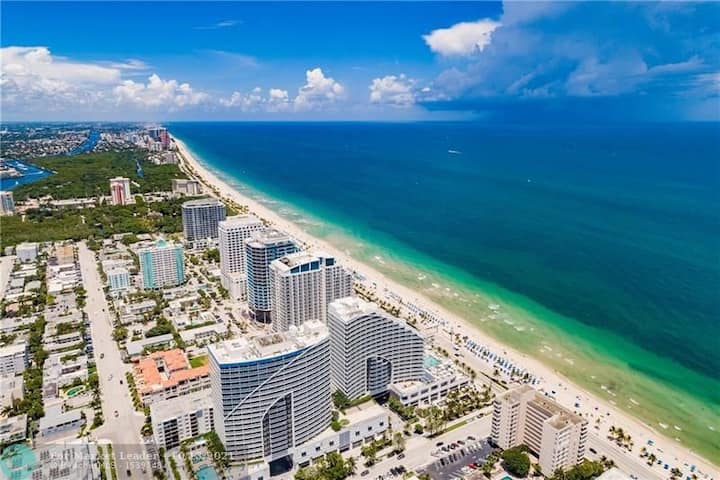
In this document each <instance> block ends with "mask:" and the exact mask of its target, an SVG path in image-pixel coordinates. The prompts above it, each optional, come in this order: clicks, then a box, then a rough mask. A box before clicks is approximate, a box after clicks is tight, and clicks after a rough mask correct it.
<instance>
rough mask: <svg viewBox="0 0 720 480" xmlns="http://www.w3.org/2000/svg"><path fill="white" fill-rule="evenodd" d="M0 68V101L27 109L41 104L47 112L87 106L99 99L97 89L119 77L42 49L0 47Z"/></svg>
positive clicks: (115, 71)
mask: <svg viewBox="0 0 720 480" xmlns="http://www.w3.org/2000/svg"><path fill="white" fill-rule="evenodd" d="M0 65H2V73H1V74H0V87H2V102H3V103H4V104H23V105H24V106H27V107H28V108H33V107H35V106H39V104H40V103H43V102H44V106H45V107H46V108H51V109H56V108H60V107H61V106H62V105H63V104H67V103H74V104H78V105H82V104H87V103H91V102H93V101H96V100H97V99H98V98H101V97H103V94H102V92H100V91H99V90H100V89H102V88H107V86H108V85H111V84H114V83H117V82H119V81H120V78H121V74H120V70H119V69H117V68H112V67H106V66H101V65H96V64H92V63H81V62H72V61H69V60H67V59H65V58H62V57H57V56H53V55H52V53H51V52H50V50H49V49H48V48H47V47H42V46H40V47H17V46H13V47H4V48H0Z"/></svg>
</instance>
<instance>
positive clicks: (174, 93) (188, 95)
mask: <svg viewBox="0 0 720 480" xmlns="http://www.w3.org/2000/svg"><path fill="white" fill-rule="evenodd" d="M113 93H114V94H115V97H116V100H117V103H118V104H132V105H136V106H138V107H141V108H150V109H152V108H168V109H169V110H176V109H178V108H182V107H188V106H193V105H198V104H200V103H202V102H204V101H206V100H207V99H208V96H207V94H205V93H203V92H199V91H196V90H193V88H192V87H191V86H190V84H189V83H179V82H178V81H177V80H163V79H162V78H160V77H159V76H158V75H157V74H152V75H150V77H149V78H148V82H147V83H142V82H135V81H133V80H125V81H123V82H122V83H121V84H120V85H118V86H117V87H115V88H114V89H113Z"/></svg>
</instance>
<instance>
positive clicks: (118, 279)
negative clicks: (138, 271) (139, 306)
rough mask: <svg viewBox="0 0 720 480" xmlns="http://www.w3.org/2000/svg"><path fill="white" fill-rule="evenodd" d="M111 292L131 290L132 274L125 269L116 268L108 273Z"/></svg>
mask: <svg viewBox="0 0 720 480" xmlns="http://www.w3.org/2000/svg"><path fill="white" fill-rule="evenodd" d="M106 276H107V283H108V286H109V287H110V291H112V292H116V291H118V290H127V289H128V288H130V272H129V271H128V269H127V268H125V267H115V268H112V269H109V270H108V271H107V273H106Z"/></svg>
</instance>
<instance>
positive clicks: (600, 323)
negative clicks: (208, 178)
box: [170, 123, 720, 463]
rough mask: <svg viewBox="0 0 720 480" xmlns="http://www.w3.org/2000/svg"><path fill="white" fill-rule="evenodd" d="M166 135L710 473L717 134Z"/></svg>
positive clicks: (690, 128)
mask: <svg viewBox="0 0 720 480" xmlns="http://www.w3.org/2000/svg"><path fill="white" fill-rule="evenodd" d="M170 129H171V131H172V133H173V134H174V135H176V136H178V137H179V138H180V139H182V140H184V141H185V142H186V143H187V144H188V146H189V147H190V149H191V150H192V151H193V152H195V153H196V154H197V155H198V156H199V157H200V160H201V161H203V162H205V163H206V165H207V166H209V167H210V168H211V169H213V170H214V171H216V172H218V173H220V174H221V175H222V176H223V178H224V179H226V180H228V181H229V182H230V183H233V184H235V185H237V186H238V187H239V188H241V189H244V190H245V191H246V193H250V194H253V195H257V196H260V197H262V199H263V200H264V201H265V202H266V203H268V205H269V206H271V207H273V208H275V209H276V210H277V211H278V212H279V213H280V214H282V215H284V216H286V217H287V218H289V219H290V220H294V221H296V222H298V223H299V224H300V225H301V226H303V228H305V229H306V230H307V231H308V232H309V233H312V234H314V235H318V236H320V237H323V238H325V239H326V240H328V241H330V242H332V243H334V244H336V245H337V246H339V247H340V248H342V249H344V250H347V251H348V252H349V253H351V254H352V255H353V256H355V257H356V258H358V259H361V260H364V261H366V262H367V263H369V264H371V265H372V266H373V267H374V268H376V269H378V270H380V271H383V273H386V274H387V275H389V276H391V277H392V278H394V279H395V280H398V281H401V282H402V283H404V284H406V285H408V286H410V287H412V288H415V289H417V290H419V291H422V292H423V293H424V294H426V295H428V296H429V297H431V298H432V299H433V300H436V301H438V302H440V303H441V304H443V305H444V306H446V307H447V308H450V309H452V310H454V311H456V312H457V313H460V314H462V315H463V316H465V317H466V318H468V319H469V320H471V321H473V322H475V323H476V324H477V325H478V328H481V329H483V330H485V331H486V332H488V333H489V334H491V335H493V336H495V337H496V338H498V339H500V340H502V341H504V342H507V343H509V344H511V345H512V346H513V347H515V348H517V349H519V350H521V351H523V352H525V353H528V354H530V355H533V356H536V357H537V358H539V359H540V360H542V361H544V362H546V363H548V364H550V365H551V366H552V367H554V368H556V369H557V370H559V371H561V372H562V373H563V374H565V375H566V376H568V377H569V378H571V379H572V380H573V381H575V382H577V383H579V384H581V385H583V386H585V387H587V388H589V389H591V390H593V391H594V392H596V393H597V394H599V395H601V396H604V397H605V398H607V399H608V400H610V401H613V402H614V403H616V404H617V405H618V406H619V407H621V408H625V409H626V410H629V411H631V412H632V413H633V414H635V415H637V416H638V417H640V418H642V419H643V420H645V421H647V422H648V423H649V424H651V425H653V426H654V427H655V428H657V429H658V430H659V431H661V432H663V433H665V434H667V435H668V436H671V437H677V438H678V440H679V441H681V442H683V443H685V444H687V445H688V446H689V447H691V448H693V449H696V450H697V451H699V452H700V453H702V454H704V455H705V456H706V457H708V458H709V459H711V460H714V461H715V462H716V463H717V462H720V460H718V459H719V458H720V340H719V339H720V197H719V196H718V193H720V164H719V162H720V160H719V159H720V127H719V126H718V125H715V124H690V123H688V124H654V125H620V126H605V125H603V126H518V125H509V126H499V125H488V124H478V123H411V124H376V123H328V124H325V123H177V124H172V125H170ZM491 302H498V303H501V304H502V305H503V306H504V307H505V308H504V309H503V312H504V313H503V315H502V316H501V318H500V319H498V320H493V321H489V320H488V317H487V313H488V311H487V305H488V303H491ZM660 424H662V425H663V426H670V430H669V431H666V430H664V427H663V426H660ZM673 425H677V426H678V427H680V430H677V429H674V428H673V427H672V426H673Z"/></svg>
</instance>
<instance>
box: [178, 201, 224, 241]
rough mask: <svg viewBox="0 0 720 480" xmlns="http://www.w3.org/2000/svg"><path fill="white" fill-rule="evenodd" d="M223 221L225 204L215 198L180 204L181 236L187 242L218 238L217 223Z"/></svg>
mask: <svg viewBox="0 0 720 480" xmlns="http://www.w3.org/2000/svg"><path fill="white" fill-rule="evenodd" d="M223 220H225V204H224V203H222V202H221V201H220V200H218V199H216V198H200V199H198V200H188V201H187V202H185V203H183V204H182V222H183V234H184V235H185V240H187V241H188V242H197V241H202V240H207V239H209V238H218V223H219V222H222V221H223Z"/></svg>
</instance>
